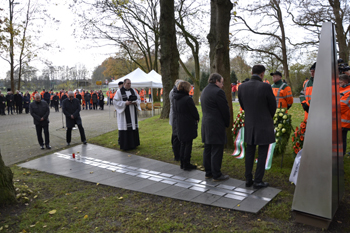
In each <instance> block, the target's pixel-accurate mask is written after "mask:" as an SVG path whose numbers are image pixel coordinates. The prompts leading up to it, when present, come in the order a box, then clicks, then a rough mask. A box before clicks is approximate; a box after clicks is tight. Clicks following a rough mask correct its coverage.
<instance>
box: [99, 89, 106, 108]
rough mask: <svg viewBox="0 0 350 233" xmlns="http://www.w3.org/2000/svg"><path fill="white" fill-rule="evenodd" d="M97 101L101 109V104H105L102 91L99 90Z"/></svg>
mask: <svg viewBox="0 0 350 233" xmlns="http://www.w3.org/2000/svg"><path fill="white" fill-rule="evenodd" d="M99 102H100V109H101V110H103V106H104V105H105V96H104V95H103V92H102V91H100V94H99Z"/></svg>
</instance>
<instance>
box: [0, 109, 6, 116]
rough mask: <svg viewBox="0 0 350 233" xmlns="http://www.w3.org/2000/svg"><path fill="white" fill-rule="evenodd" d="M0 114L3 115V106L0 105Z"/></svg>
mask: <svg viewBox="0 0 350 233" xmlns="http://www.w3.org/2000/svg"><path fill="white" fill-rule="evenodd" d="M0 115H5V107H0Z"/></svg>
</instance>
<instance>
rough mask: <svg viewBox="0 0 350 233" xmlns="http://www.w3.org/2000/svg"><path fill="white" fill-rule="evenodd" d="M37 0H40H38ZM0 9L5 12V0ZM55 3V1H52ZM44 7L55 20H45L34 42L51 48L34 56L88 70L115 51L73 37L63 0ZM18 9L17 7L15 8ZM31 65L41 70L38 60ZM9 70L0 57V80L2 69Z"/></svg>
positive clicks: (72, 25)
mask: <svg viewBox="0 0 350 233" xmlns="http://www.w3.org/2000/svg"><path fill="white" fill-rule="evenodd" d="M38 1H39V2H40V0H38ZM1 2H2V3H0V8H3V9H5V10H7V11H8V5H7V4H6V3H7V1H1ZM54 2H56V3H54ZM51 3H52V4H51V5H50V6H49V7H48V8H47V9H48V14H49V15H50V16H51V17H52V19H53V18H54V19H55V20H59V23H52V22H49V21H48V22H47V23H46V24H45V25H43V26H42V29H41V31H42V32H41V33H40V41H39V42H34V43H37V44H42V43H51V44H52V45H53V48H51V49H50V50H49V51H41V52H39V54H38V56H39V57H40V58H44V59H47V60H49V61H51V62H52V64H53V65H54V66H63V65H67V66H69V67H72V66H74V65H75V64H84V65H85V66H86V68H87V69H88V70H89V71H93V69H94V68H95V67H96V66H98V65H100V64H101V63H102V61H103V60H104V59H106V58H107V57H108V56H109V55H113V53H114V52H115V51H116V48H115V47H112V46H110V47H102V48H89V47H90V45H92V44H91V43H92V42H91V41H84V40H81V39H80V38H75V37H74V36H73V30H74V27H75V26H76V25H75V24H74V22H75V20H74V17H75V16H74V15H73V13H72V12H71V10H70V9H69V8H68V4H67V1H62V0H61V1H59V0H54V1H51ZM17 9H18V8H17ZM31 65H32V66H34V67H36V68H38V69H42V68H44V67H45V64H43V63H42V62H41V61H39V60H37V61H34V62H32V63H31ZM9 69H10V65H9V63H8V62H6V61H4V60H2V59H0V79H3V78H5V77H6V72H7V71H8V70H9Z"/></svg>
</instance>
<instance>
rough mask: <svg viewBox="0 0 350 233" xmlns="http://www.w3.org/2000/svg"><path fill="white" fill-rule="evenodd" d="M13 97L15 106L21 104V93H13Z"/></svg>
mask: <svg viewBox="0 0 350 233" xmlns="http://www.w3.org/2000/svg"><path fill="white" fill-rule="evenodd" d="M13 99H14V101H15V104H16V106H22V105H23V97H22V95H21V94H14V95H13Z"/></svg>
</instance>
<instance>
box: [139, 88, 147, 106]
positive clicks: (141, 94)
mask: <svg viewBox="0 0 350 233" xmlns="http://www.w3.org/2000/svg"><path fill="white" fill-rule="evenodd" d="M145 96H146V91H145V90H144V89H143V88H141V91H140V98H141V102H142V103H144V102H145Z"/></svg>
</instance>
